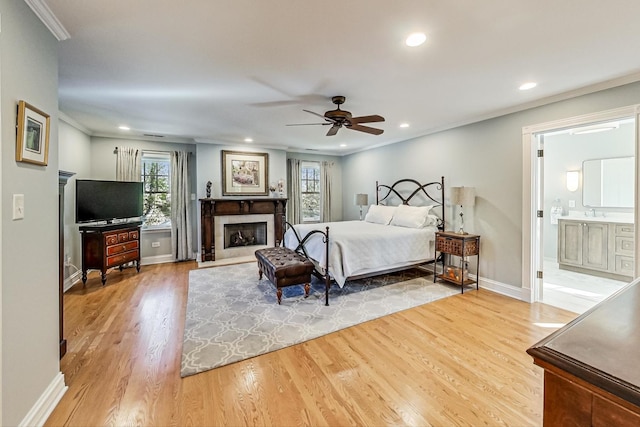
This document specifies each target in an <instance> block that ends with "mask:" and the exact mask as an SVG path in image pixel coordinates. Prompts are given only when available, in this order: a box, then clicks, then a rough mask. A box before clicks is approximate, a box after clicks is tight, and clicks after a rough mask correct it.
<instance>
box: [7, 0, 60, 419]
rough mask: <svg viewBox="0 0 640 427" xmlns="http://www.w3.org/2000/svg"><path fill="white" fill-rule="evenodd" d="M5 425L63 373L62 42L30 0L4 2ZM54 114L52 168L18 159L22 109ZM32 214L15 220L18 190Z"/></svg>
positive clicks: (20, 414)
mask: <svg viewBox="0 0 640 427" xmlns="http://www.w3.org/2000/svg"><path fill="white" fill-rule="evenodd" d="M0 13H1V14H2V32H1V33H0V53H1V55H2V61H1V65H0V66H1V67H2V68H1V70H0V83H1V88H2V94H1V98H0V99H1V102H2V106H1V110H2V125H3V126H2V134H1V135H2V148H1V149H2V180H1V185H2V251H1V253H2V420H1V424H2V425H17V424H18V423H20V421H22V420H23V419H24V417H25V416H26V415H27V413H28V411H29V410H30V409H31V408H32V407H33V406H34V405H35V403H36V401H37V400H38V398H40V396H41V395H42V394H43V393H44V391H45V390H46V389H47V387H48V386H49V385H50V384H52V382H53V381H54V380H55V378H56V376H57V375H59V372H60V369H59V360H58V359H59V340H58V337H59V335H58V213H57V212H58V89H57V88H58V71H57V70H58V59H57V41H56V39H55V38H54V37H53V36H52V35H51V33H50V32H49V30H47V28H46V27H45V26H44V25H43V24H42V22H40V20H39V19H38V18H37V17H36V16H35V15H34V14H33V13H32V12H31V9H29V7H28V6H27V4H26V3H25V2H24V1H16V0H0ZM19 100H25V101H27V102H28V103H30V104H32V105H34V106H35V107H37V108H39V109H41V110H43V111H44V112H46V113H47V114H49V115H50V116H51V129H50V140H49V144H50V145H49V164H48V166H46V167H45V166H36V165H29V164H26V163H17V162H16V161H15V149H16V131H15V127H14V125H15V123H16V106H17V104H18V101H19ZM13 194H24V201H25V211H24V214H25V217H24V219H22V220H17V221H13V220H12V195H13Z"/></svg>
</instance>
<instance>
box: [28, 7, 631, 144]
mask: <svg viewBox="0 0 640 427" xmlns="http://www.w3.org/2000/svg"><path fill="white" fill-rule="evenodd" d="M27 1H28V3H33V2H36V3H37V1H36V0H27ZM44 3H46V5H47V6H49V8H50V9H51V11H52V12H53V14H54V15H55V17H57V19H58V20H59V21H60V23H61V24H62V25H63V26H64V28H65V29H66V30H67V31H68V33H69V35H70V38H69V39H68V40H64V41H61V42H60V45H59V64H60V65H59V83H60V84H59V94H60V110H61V111H62V112H63V113H65V114H66V115H67V116H68V117H70V118H71V119H73V120H75V121H76V122H78V123H79V124H81V125H83V126H84V127H86V128H87V129H88V130H90V131H91V132H92V133H93V134H94V135H105V136H113V135H119V136H126V137H139V136H141V135H144V134H153V135H163V136H164V138H160V140H171V141H187V142H193V141H198V142H211V143H218V144H233V145H238V144H241V145H242V144H245V143H244V142H243V140H244V139H245V138H246V137H251V138H253V140H254V142H253V146H260V147H274V148H282V149H289V150H295V151H297V150H307V149H312V150H319V151H320V152H324V153H333V154H345V153H350V152H354V151H358V150H362V149H366V148H370V147H373V146H379V145H384V144H389V143H394V142H398V141H402V140H406V139H409V138H413V137H417V136H420V135H424V134H428V133H431V132H434V131H436V130H441V129H446V128H448V127H452V126H455V125H459V124H463V123H469V122H473V121H477V120H482V119H485V118H489V117H494V116H497V115H500V114H503V113H506V112H512V111H517V110H521V109H524V108H527V107H530V106H534V105H539V104H542V103H543V102H547V101H549V100H550V99H551V100H556V99H562V98H566V97H568V96H572V95H575V94H578V93H585V92H589V91H592V90H596V89H600V88H603V87H610V86H613V85H615V84H620V83H623V82H629V81H636V80H640V55H638V54H637V52H638V50H639V48H640V30H639V29H638V28H639V27H638V16H640V1H638V0H608V1H607V2H604V1H601V0H563V1H558V0H536V1H523V0H482V1H478V0H446V1H445V0H393V1H389V0H345V1H340V2H323V1H310V0H308V1H302V0H216V1H213V0H185V1H176V0H109V1H87V0H44ZM414 31H423V32H425V33H426V34H427V42H426V43H425V44H424V45H422V46H420V47H417V48H409V47H407V46H405V45H404V44H403V41H404V38H405V37H406V36H407V35H408V34H409V33H411V32H414ZM527 81H536V82H538V86H537V87H536V88H534V89H532V90H530V91H526V92H523V91H519V90H518V86H519V85H520V84H522V83H524V82H527ZM334 95H344V96H346V97H347V100H346V103H345V104H344V105H343V107H342V108H343V109H346V110H349V111H351V112H352V114H353V115H354V116H361V115H370V114H379V115H382V116H384V117H385V118H386V121H385V122H384V123H373V124H371V126H374V127H379V128H382V129H384V133H383V134H382V135H380V136H374V135H369V134H365V133H361V132H357V131H353V130H349V129H344V128H343V129H341V130H340V131H339V132H338V134H337V135H336V136H332V137H327V136H325V134H326V132H327V130H328V127H326V126H291V127H288V126H285V125H286V124H291V123H319V122H320V121H321V119H318V118H317V117H315V116H313V115H311V114H308V113H306V112H303V111H302V110H303V109H308V110H312V111H315V112H318V113H320V114H323V113H324V112H325V111H326V110H330V109H333V108H334V105H333V104H332V103H331V100H330V98H331V97H332V96H334ZM402 122H408V123H410V127H409V128H404V129H402V128H399V125H400V123H402ZM119 125H127V126H130V127H131V130H130V131H128V132H124V131H120V130H118V126H119ZM340 144H346V145H347V147H346V148H341V147H340ZM248 145H251V144H248Z"/></svg>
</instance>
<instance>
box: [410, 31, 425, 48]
mask: <svg viewBox="0 0 640 427" xmlns="http://www.w3.org/2000/svg"><path fill="white" fill-rule="evenodd" d="M426 40H427V36H426V35H425V34H424V33H411V34H409V36H408V37H407V39H406V40H405V41H404V42H405V44H406V45H407V46H409V47H416V46H420V45H421V44H422V43H424V42H425V41H426Z"/></svg>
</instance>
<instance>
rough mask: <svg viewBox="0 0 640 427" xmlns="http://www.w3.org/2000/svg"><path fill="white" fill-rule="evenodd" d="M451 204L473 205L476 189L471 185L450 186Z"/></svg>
mask: <svg viewBox="0 0 640 427" xmlns="http://www.w3.org/2000/svg"><path fill="white" fill-rule="evenodd" d="M450 191H451V192H450V197H451V204H452V205H461V206H473V205H475V204H476V189H475V188H473V187H451V189H450Z"/></svg>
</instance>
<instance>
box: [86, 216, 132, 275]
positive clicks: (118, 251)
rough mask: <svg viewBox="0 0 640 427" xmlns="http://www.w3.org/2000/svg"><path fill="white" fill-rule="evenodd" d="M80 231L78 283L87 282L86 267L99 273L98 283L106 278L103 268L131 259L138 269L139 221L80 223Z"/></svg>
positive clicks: (105, 269) (121, 263)
mask: <svg viewBox="0 0 640 427" xmlns="http://www.w3.org/2000/svg"><path fill="white" fill-rule="evenodd" d="M80 232H81V233H82V283H86V282H87V270H89V269H96V270H100V272H101V273H102V277H101V278H102V284H103V285H104V284H105V283H106V281H107V270H108V269H109V268H112V267H120V270H122V266H123V264H126V263H129V262H135V264H136V270H137V271H140V224H139V223H134V225H131V224H126V225H123V224H117V225H105V226H86V227H80Z"/></svg>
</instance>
